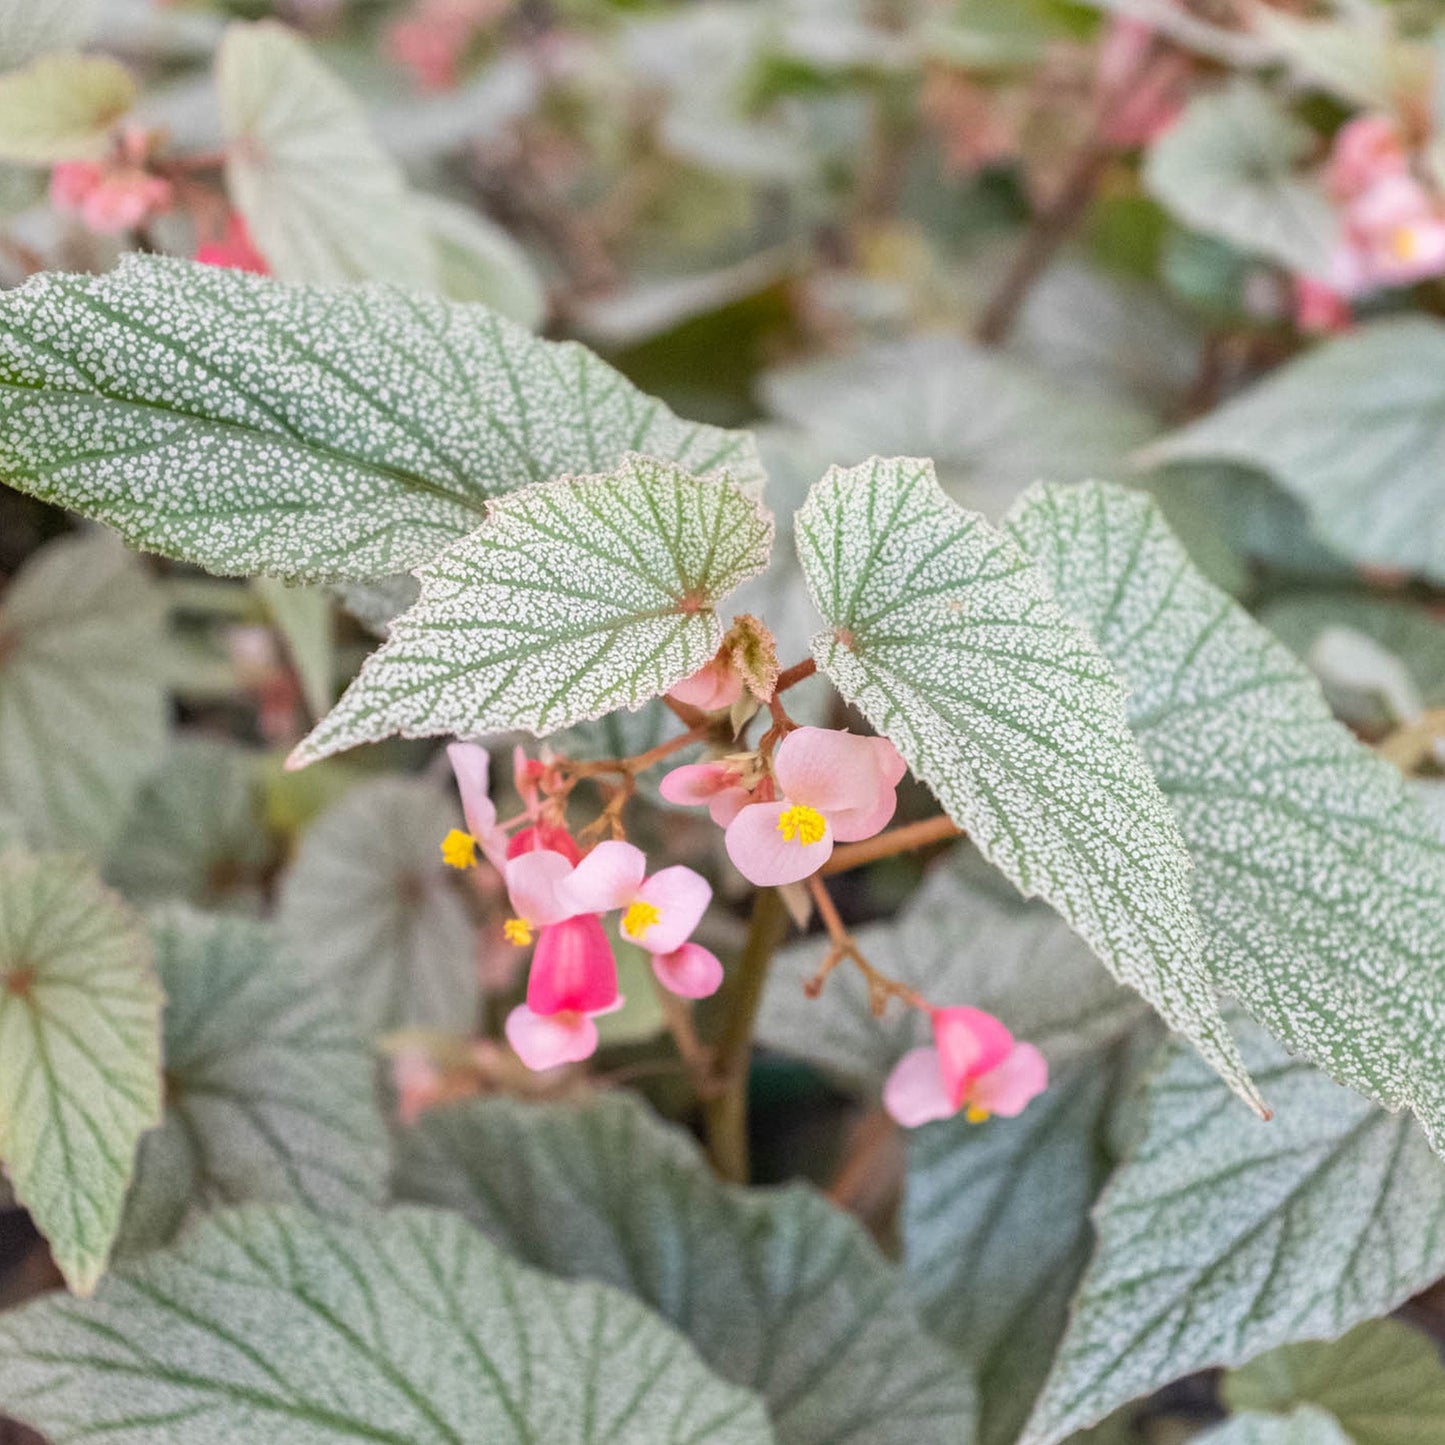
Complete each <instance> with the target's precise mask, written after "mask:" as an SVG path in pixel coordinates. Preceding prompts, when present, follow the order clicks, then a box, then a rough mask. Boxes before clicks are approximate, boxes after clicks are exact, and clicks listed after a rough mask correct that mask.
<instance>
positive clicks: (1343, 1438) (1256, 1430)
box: [1195, 1405, 1353, 1445]
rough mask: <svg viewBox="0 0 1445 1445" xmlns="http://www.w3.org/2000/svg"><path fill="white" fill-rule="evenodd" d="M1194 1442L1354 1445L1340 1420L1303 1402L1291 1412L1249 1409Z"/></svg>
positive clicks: (1203, 1444)
mask: <svg viewBox="0 0 1445 1445" xmlns="http://www.w3.org/2000/svg"><path fill="white" fill-rule="evenodd" d="M1195 1442H1196V1445H1353V1442H1352V1441H1351V1439H1350V1437H1349V1436H1348V1435H1346V1434H1345V1432H1344V1431H1343V1430H1341V1429H1340V1425H1339V1421H1338V1420H1336V1419H1335V1418H1334V1417H1333V1416H1331V1415H1327V1414H1325V1412H1324V1411H1323V1410H1316V1409H1313V1408H1312V1407H1310V1406H1308V1405H1306V1406H1305V1407H1304V1408H1303V1409H1300V1410H1296V1411H1295V1412H1294V1413H1293V1414H1292V1415H1259V1414H1255V1413H1253V1412H1251V1413H1250V1414H1247V1415H1237V1416H1235V1418H1234V1419H1232V1420H1226V1421H1225V1422H1224V1424H1223V1425H1220V1426H1218V1427H1217V1428H1215V1429H1213V1430H1206V1431H1205V1432H1204V1434H1202V1435H1198V1436H1196V1437H1195Z"/></svg>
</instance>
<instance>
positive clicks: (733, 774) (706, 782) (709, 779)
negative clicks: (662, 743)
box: [658, 763, 753, 828]
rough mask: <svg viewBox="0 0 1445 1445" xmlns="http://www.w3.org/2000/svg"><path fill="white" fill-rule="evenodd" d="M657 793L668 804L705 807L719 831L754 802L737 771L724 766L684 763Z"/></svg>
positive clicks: (673, 772) (668, 775)
mask: <svg viewBox="0 0 1445 1445" xmlns="http://www.w3.org/2000/svg"><path fill="white" fill-rule="evenodd" d="M658 791H659V792H660V793H661V794H662V796H663V797H664V798H666V799H667V801H668V802H669V803H679V804H681V805H683V806H684V807H702V806H704V805H705V806H706V807H707V810H708V812H709V813H710V814H711V815H712V820H713V822H714V823H716V824H717V825H718V827H719V828H726V827H727V825H728V824H729V823H731V822H732V820H733V819H734V818H736V817H737V815H738V812H739V810H740V809H742V808H744V807H746V806H747V805H748V804H749V803H750V802H752V800H753V796H752V794H751V793H750V792H748V790H747V789H746V788H745V787H743V785H742V782H741V780H740V777H739V774H738V773H737V771H736V770H735V769H733V768H730V767H729V766H728V765H727V764H726V763H686V764H684V766H682V767H680V768H674V769H673V770H672V771H671V772H670V773H668V774H667V776H666V777H665V778H663V780H662V783H661V785H660V787H659V789H658Z"/></svg>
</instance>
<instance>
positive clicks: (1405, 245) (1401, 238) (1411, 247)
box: [1390, 226, 1420, 261]
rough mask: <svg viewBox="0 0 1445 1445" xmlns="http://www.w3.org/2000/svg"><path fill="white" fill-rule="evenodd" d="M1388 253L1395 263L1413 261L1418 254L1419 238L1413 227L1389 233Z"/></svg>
mask: <svg viewBox="0 0 1445 1445" xmlns="http://www.w3.org/2000/svg"><path fill="white" fill-rule="evenodd" d="M1390 252H1391V254H1392V255H1393V256H1394V258H1395V259H1396V260H1397V261H1413V260H1414V259H1415V257H1416V256H1418V255H1419V254H1420V237H1419V236H1418V235H1417V234H1416V232H1415V228H1414V227H1413V226H1401V227H1400V228H1399V229H1398V230H1396V231H1393V232H1391V234H1390Z"/></svg>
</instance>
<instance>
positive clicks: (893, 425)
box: [763, 336, 1157, 517]
mask: <svg viewBox="0 0 1445 1445" xmlns="http://www.w3.org/2000/svg"><path fill="white" fill-rule="evenodd" d="M763 395H764V399H765V400H766V402H767V404H768V407H769V408H770V410H771V411H773V412H774V413H775V414H776V415H778V416H781V417H783V418H784V419H785V420H787V421H790V422H792V423H794V424H795V425H797V426H799V427H801V428H803V430H804V432H805V433H806V434H807V436H808V437H809V438H811V439H813V440H815V442H816V444H817V445H818V447H819V449H820V450H821V451H822V453H823V458H822V459H823V460H824V461H825V462H838V463H840V464H843V465H849V464H852V463H856V462H861V461H863V460H864V459H865V458H867V457H870V456H875V455H876V456H885V457H886V456H915V457H931V458H932V459H933V462H934V465H935V466H936V467H937V468H938V475H939V479H940V480H941V481H942V483H943V486H944V490H945V491H947V492H948V494H949V495H950V496H951V497H953V499H954V500H955V501H957V502H961V503H962V504H963V505H964V506H967V507H973V508H976V509H977V510H979V511H982V512H984V513H985V514H987V515H990V516H994V517H997V516H998V515H999V514H1000V513H1001V512H1002V511H1003V510H1004V509H1005V508H1006V507H1007V506H1008V504H1009V503H1010V502H1012V501H1013V499H1014V498H1015V497H1016V496H1017V495H1018V494H1019V492H1020V491H1021V490H1022V489H1023V488H1024V487H1026V486H1027V485H1028V484H1029V482H1031V481H1033V480H1035V479H1036V478H1038V477H1054V478H1058V479H1060V480H1063V481H1070V480H1079V481H1082V480H1083V479H1084V478H1085V477H1090V476H1097V475H1100V474H1101V473H1102V474H1108V473H1110V472H1114V471H1117V470H1118V469H1119V467H1120V466H1121V465H1122V463H1123V459H1124V458H1125V457H1126V456H1127V455H1128V454H1129V453H1130V452H1132V451H1134V450H1135V448H1137V447H1139V446H1140V445H1142V444H1143V443H1144V442H1145V441H1147V440H1148V439H1149V437H1150V436H1152V435H1155V434H1156V432H1157V427H1156V425H1155V423H1154V422H1153V421H1152V420H1151V418H1150V417H1149V414H1148V413H1147V412H1146V411H1144V410H1143V409H1142V408H1140V407H1138V406H1135V405H1132V404H1129V403H1125V402H1121V401H1119V400H1117V399H1115V398H1108V397H1101V396H1099V395H1097V394H1090V393H1081V392H1080V390H1079V387H1078V386H1077V384H1071V385H1069V386H1068V387H1065V386H1062V385H1060V383H1059V382H1058V381H1057V380H1056V379H1055V378H1054V377H1052V376H1050V375H1048V374H1047V373H1046V372H1043V371H1041V370H1039V369H1038V368H1037V367H1035V366H1033V365H1031V364H1030V363H1029V362H1027V361H1021V360H1018V359H1016V358H1014V357H1008V356H1000V355H999V354H998V353H997V352H996V351H993V350H990V349H989V348H987V347H982V346H973V345H971V344H969V343H968V342H966V341H963V340H960V339H959V338H957V337H951V336H925V337H916V338H914V339H912V340H909V341H904V342H898V343H896V344H892V345H887V346H879V347H873V348H870V349H869V350H866V351H863V352H861V353H859V354H858V355H857V356H848V357H842V358H838V359H832V360H827V361H815V362H808V363H805V364H803V365H801V366H797V367H793V368H789V369H787V370H783V371H777V372H773V373H771V374H769V375H768V376H767V377H766V378H765V381H764V387H763ZM813 475H814V477H816V476H817V472H814V473H813Z"/></svg>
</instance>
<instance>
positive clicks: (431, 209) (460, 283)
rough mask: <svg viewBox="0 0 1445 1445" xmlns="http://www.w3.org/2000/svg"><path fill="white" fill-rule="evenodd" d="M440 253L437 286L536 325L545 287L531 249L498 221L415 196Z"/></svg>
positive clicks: (454, 297) (531, 326)
mask: <svg viewBox="0 0 1445 1445" xmlns="http://www.w3.org/2000/svg"><path fill="white" fill-rule="evenodd" d="M411 204H412V205H413V206H416V207H418V208H419V209H420V211H421V215H422V219H423V221H424V222H425V224H426V228H427V233H428V235H429V237H430V240H431V245H432V250H433V252H434V253H435V255H436V272H437V287H438V289H439V290H440V291H441V293H442V294H443V295H444V296H449V297H450V298H451V299H452V300H453V301H480V302H482V303H483V304H484V305H486V306H490V307H491V308H492V310H493V311H497V312H500V313H501V315H503V316H507V317H510V318H511V320H513V321H515V322H516V323H517V324H518V325H519V326H525V327H527V328H529V329H531V330H535V329H536V328H537V327H538V326H540V325H541V323H542V320H543V318H544V317H545V316H546V314H547V293H546V292H545V291H544V290H543V287H542V280H541V277H540V276H538V275H537V271H536V268H535V267H534V266H533V265H532V263H531V261H530V260H529V259H528V256H527V253H526V252H525V251H524V250H523V249H522V248H521V247H520V246H519V245H518V244H517V243H516V242H515V241H514V240H513V239H512V238H511V236H509V235H508V234H507V233H506V231H504V230H503V229H502V228H501V227H500V226H499V225H497V224H496V222H494V221H490V220H488V219H487V218H486V217H485V216H482V215H479V214H478V213H477V212H476V211H474V210H472V209H470V208H469V207H467V206H462V205H458V204H457V203H456V202H455V201H447V200H443V199H442V198H441V197H440V196H415V197H413V198H412V202H411Z"/></svg>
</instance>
